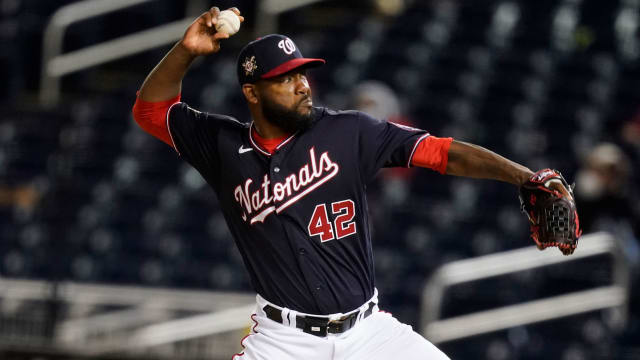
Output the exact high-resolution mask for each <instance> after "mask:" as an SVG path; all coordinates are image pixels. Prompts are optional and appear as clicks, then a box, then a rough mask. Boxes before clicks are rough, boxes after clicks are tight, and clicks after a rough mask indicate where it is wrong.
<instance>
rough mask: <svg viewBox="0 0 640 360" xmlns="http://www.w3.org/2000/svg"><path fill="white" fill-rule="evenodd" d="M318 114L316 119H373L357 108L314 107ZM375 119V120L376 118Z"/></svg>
mask: <svg viewBox="0 0 640 360" xmlns="http://www.w3.org/2000/svg"><path fill="white" fill-rule="evenodd" d="M315 109H316V111H318V113H319V114H320V116H319V117H318V120H330V121H335V120H340V121H345V120H346V121H362V120H363V119H365V120H368V119H371V120H375V119H373V118H372V117H371V116H369V115H367V114H366V113H363V112H362V111H358V110H334V109H329V108H315ZM376 121H377V120H376Z"/></svg>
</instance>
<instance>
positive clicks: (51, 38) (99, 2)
mask: <svg viewBox="0 0 640 360" xmlns="http://www.w3.org/2000/svg"><path fill="white" fill-rule="evenodd" d="M152 1H155V0H85V1H80V2H77V3H73V4H69V5H66V6H63V7H61V8H60V9H58V10H57V11H56V12H55V13H54V14H53V15H52V16H51V18H50V20H49V22H48V24H47V26H46V28H45V30H44V39H43V44H42V65H41V66H42V70H41V75H40V94H39V98H40V103H41V104H42V105H43V106H53V105H55V104H57V103H58V101H59V99H60V78H61V77H63V76H65V75H68V74H71V73H74V72H78V71H81V70H85V69H88V68H90V67H93V66H97V65H100V64H104V63H107V62H110V61H113V60H117V59H121V58H123V57H126V56H130V55H134V54H137V53H141V52H144V51H147V50H151V49H153V48H156V47H159V46H163V45H167V44H170V43H172V42H175V41H177V40H179V39H180V38H181V37H182V35H183V34H184V31H185V29H186V28H187V27H188V26H189V24H191V22H193V20H194V18H195V17H196V16H197V15H198V14H199V13H201V12H203V11H205V10H206V8H205V6H204V2H203V1H201V0H189V1H187V2H186V8H187V17H186V18H184V19H181V20H177V21H173V22H171V23H168V24H165V25H160V26H157V27H154V28H151V29H148V30H143V31H139V32H136V33H133V34H129V35H126V36H122V37H119V38H116V39H113V40H109V41H104V42H101V43H98V44H95V45H91V46H87V47H84V48H81V49H78V50H75V51H71V52H68V53H66V54H63V53H62V49H63V43H64V34H65V32H66V31H67V29H68V27H69V26H71V25H72V24H75V23H78V22H80V21H83V20H87V19H91V18H95V17H98V16H103V15H106V14H109V13H112V12H114V11H118V10H122V9H126V8H129V7H132V6H136V5H140V4H144V3H149V2H152ZM318 1H321V0H265V1H260V2H259V6H258V13H257V15H256V17H257V19H256V22H257V26H256V32H257V33H258V34H265V33H270V32H273V31H275V30H276V28H277V16H278V14H280V13H282V12H285V11H289V10H292V9H295V8H298V7H301V6H306V5H309V4H312V3H314V2H318Z"/></svg>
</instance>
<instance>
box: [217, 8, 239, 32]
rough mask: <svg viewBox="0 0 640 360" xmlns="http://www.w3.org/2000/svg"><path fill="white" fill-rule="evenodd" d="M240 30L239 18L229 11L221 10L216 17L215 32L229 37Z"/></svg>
mask: <svg viewBox="0 0 640 360" xmlns="http://www.w3.org/2000/svg"><path fill="white" fill-rule="evenodd" d="M238 30H240V18H239V17H238V15H236V13H234V12H233V11H231V10H223V11H221V12H220V14H219V15H218V23H217V24H216V31H217V32H220V33H225V34H229V35H230V36H231V35H233V34H235V33H237V32H238Z"/></svg>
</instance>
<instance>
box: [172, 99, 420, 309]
mask: <svg viewBox="0 0 640 360" xmlns="http://www.w3.org/2000/svg"><path fill="white" fill-rule="evenodd" d="M313 114H314V121H313V123H312V125H311V127H310V128H309V129H308V130H306V131H304V132H298V133H295V134H293V135H291V136H290V137H289V138H287V139H286V140H284V141H283V142H282V143H281V144H280V145H278V147H276V149H275V150H274V152H273V153H272V154H269V153H268V152H267V151H266V150H264V149H262V148H260V146H259V145H258V144H257V143H256V142H255V141H254V139H253V137H252V135H251V133H252V126H253V123H251V124H246V123H242V122H239V121H238V120H236V119H234V118H232V117H229V116H224V115H217V114H209V113H204V112H199V111H197V110H194V109H192V108H190V107H189V106H187V105H186V104H184V103H177V104H175V105H173V106H172V107H171V108H170V109H169V113H168V115H167V116H168V127H169V132H170V134H171V138H172V141H173V143H174V146H175V148H176V151H178V153H179V154H180V156H181V157H182V158H183V159H184V160H186V161H187V162H189V163H190V164H191V165H192V166H194V167H195V168H196V169H197V170H198V171H199V172H200V174H202V176H203V177H204V179H205V180H206V181H207V182H208V183H209V185H210V186H211V187H212V188H213V189H214V191H215V192H216V194H217V196H218V199H219V202H220V205H221V207H222V212H223V213H224V216H225V219H226V221H227V224H228V226H229V229H230V231H231V234H232V235H233V238H234V239H235V242H236V244H237V246H238V248H239V250H240V253H241V254H242V258H243V260H244V263H245V265H246V268H247V270H248V271H249V275H250V278H251V282H252V284H253V286H254V288H255V290H256V292H258V293H259V294H260V295H261V296H262V297H264V298H265V299H267V300H268V301H270V302H272V303H274V304H276V305H280V306H283V307H288V308H290V309H294V310H297V311H300V312H304V313H311V314H330V313H338V312H347V311H350V310H353V309H355V308H357V307H359V306H360V305H362V304H363V303H364V302H366V301H367V300H368V299H369V298H370V297H371V296H373V290H374V284H375V279H374V268H373V254H372V248H371V235H370V231H369V215H368V211H367V198H366V194H365V191H366V184H367V183H368V182H370V181H371V180H372V179H373V178H374V176H375V174H376V172H377V171H378V170H379V169H380V168H381V167H389V166H409V163H410V160H411V156H412V154H413V152H414V151H415V148H416V146H417V144H418V143H419V141H420V140H421V139H423V138H425V137H426V136H428V135H427V134H426V133H425V132H424V131H422V130H418V129H414V128H409V127H405V126H398V125H395V124H392V123H389V122H386V121H379V120H376V119H373V118H371V117H369V116H368V115H366V114H364V113H361V112H356V111H332V110H328V109H325V108H314V109H313Z"/></svg>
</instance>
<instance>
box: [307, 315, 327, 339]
mask: <svg viewBox="0 0 640 360" xmlns="http://www.w3.org/2000/svg"><path fill="white" fill-rule="evenodd" d="M327 328H328V321H327V318H320V317H314V316H305V317H304V327H303V328H302V331H304V332H306V333H307V334H311V335H315V336H320V337H325V336H327Z"/></svg>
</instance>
